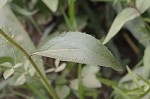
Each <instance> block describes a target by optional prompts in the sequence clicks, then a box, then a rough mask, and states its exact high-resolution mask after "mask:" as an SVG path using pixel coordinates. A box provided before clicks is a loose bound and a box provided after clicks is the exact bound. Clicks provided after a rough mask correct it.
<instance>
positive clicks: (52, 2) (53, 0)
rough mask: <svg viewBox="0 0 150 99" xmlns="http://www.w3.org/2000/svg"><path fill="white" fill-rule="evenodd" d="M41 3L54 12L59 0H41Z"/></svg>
mask: <svg viewBox="0 0 150 99" xmlns="http://www.w3.org/2000/svg"><path fill="white" fill-rule="evenodd" d="M42 1H43V3H45V5H46V6H47V7H48V8H49V9H50V10H51V11H53V12H56V10H57V7H58V3H59V0H42Z"/></svg>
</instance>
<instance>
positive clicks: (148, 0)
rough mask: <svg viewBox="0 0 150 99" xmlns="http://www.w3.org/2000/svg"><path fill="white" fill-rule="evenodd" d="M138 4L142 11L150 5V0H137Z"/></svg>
mask: <svg viewBox="0 0 150 99" xmlns="http://www.w3.org/2000/svg"><path fill="white" fill-rule="evenodd" d="M136 6H137V8H138V10H139V11H140V12H141V13H144V12H145V11H146V10H147V9H148V8H149V7H150V0H136Z"/></svg>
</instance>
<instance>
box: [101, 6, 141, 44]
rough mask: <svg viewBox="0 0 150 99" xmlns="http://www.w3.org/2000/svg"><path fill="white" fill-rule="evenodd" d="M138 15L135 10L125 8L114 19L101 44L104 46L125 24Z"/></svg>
mask: <svg viewBox="0 0 150 99" xmlns="http://www.w3.org/2000/svg"><path fill="white" fill-rule="evenodd" d="M139 15H140V13H139V12H138V11H137V10H136V9H135V8H125V9H124V10H123V11H122V12H121V13H119V14H118V15H117V17H116V18H115V20H114V22H113V23H112V25H111V28H110V30H109V32H108V34H107V36H106V38H105V40H104V42H103V44H106V43H107V42H108V41H109V40H110V39H111V38H113V37H114V36H115V35H116V34H117V33H118V32H119V30H120V29H121V28H122V26H123V25H124V24H125V23H126V22H128V21H130V20H132V19H134V18H136V17H138V16H139Z"/></svg>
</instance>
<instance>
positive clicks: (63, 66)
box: [55, 63, 66, 72]
mask: <svg viewBox="0 0 150 99" xmlns="http://www.w3.org/2000/svg"><path fill="white" fill-rule="evenodd" d="M65 67H66V63H62V64H61V65H60V66H59V67H57V68H56V70H55V72H60V71H62V70H64V69H65Z"/></svg>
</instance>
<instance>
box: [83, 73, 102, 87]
mask: <svg viewBox="0 0 150 99" xmlns="http://www.w3.org/2000/svg"><path fill="white" fill-rule="evenodd" d="M82 82H83V85H84V86H85V87H87V88H100V87H101V86H102V85H101V83H100V81H99V80H98V79H97V78H96V75H90V74H89V75H86V76H84V77H83V81H82Z"/></svg>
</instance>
